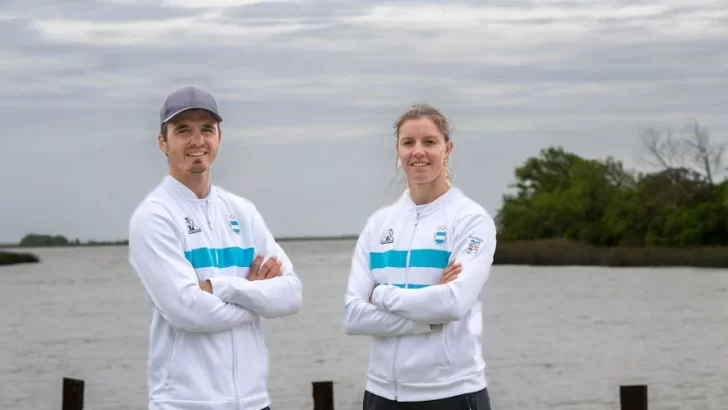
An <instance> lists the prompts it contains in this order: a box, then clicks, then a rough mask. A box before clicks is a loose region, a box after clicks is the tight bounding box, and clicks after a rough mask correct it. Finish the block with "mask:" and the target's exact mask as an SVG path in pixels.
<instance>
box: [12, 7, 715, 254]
mask: <svg viewBox="0 0 728 410" xmlns="http://www.w3.org/2000/svg"><path fill="white" fill-rule="evenodd" d="M188 84H193V85H198V86H201V87H204V88H207V89H209V90H210V91H211V92H213V93H214V94H215V95H216V96H217V97H218V100H219V104H220V106H221V109H222V111H223V115H224V117H225V122H224V123H223V130H224V133H225V136H224V141H223V145H222V147H221V153H220V156H219V157H218V161H217V162H216V164H215V167H214V168H213V178H214V180H215V182H216V183H217V184H219V185H221V186H224V187H225V188H227V189H229V190H232V191H233V192H236V193H238V194H240V195H242V196H245V197H247V198H249V199H251V200H253V201H254V202H255V203H256V204H257V205H258V207H259V208H260V209H261V211H262V213H263V215H264V217H265V218H266V220H267V221H268V224H269V226H270V227H271V229H272V230H273V232H274V234H276V235H280V236H291V235H338V234H350V233H356V232H358V231H359V230H360V229H361V227H362V224H363V223H364V220H365V218H366V216H367V215H368V214H369V213H371V212H372V211H373V210H375V209H376V208H377V207H378V206H381V205H382V204H383V203H385V202H386V201H388V200H390V199H391V198H392V197H393V196H394V195H396V194H397V193H398V192H401V189H402V185H401V182H400V181H399V179H398V178H397V175H396V173H395V156H394V155H395V154H394V142H393V137H392V124H393V122H394V121H395V119H396V117H397V116H398V114H399V113H401V112H402V111H403V110H404V109H405V108H406V107H407V106H408V105H409V104H411V103H413V102H430V103H432V104H435V105H437V106H439V107H440V108H441V109H442V110H443V111H444V112H445V113H446V114H448V115H449V117H450V119H451V120H452V121H453V123H454V126H455V133H454V135H453V137H454V141H455V151H454V152H453V156H452V160H451V165H452V169H453V172H454V178H455V183H456V184H458V185H459V186H460V187H461V188H462V189H463V190H464V191H465V192H466V193H467V194H468V195H470V196H471V197H473V198H474V199H476V200H477V201H479V202H480V203H481V204H483V206H485V207H486V208H487V209H488V210H490V211H491V212H493V213H495V212H497V210H498V208H499V207H500V204H501V195H502V194H503V193H504V192H506V190H507V185H508V184H509V182H511V181H512V176H513V169H514V168H515V167H516V166H518V165H519V164H520V163H522V162H523V161H524V160H525V159H526V158H527V157H529V156H532V155H536V154H537V153H538V151H539V150H540V149H541V148H544V147H547V146H549V145H562V146H564V147H565V148H567V149H570V150H573V151H575V152H577V153H579V154H581V155H585V156H598V157H604V156H607V155H613V156H616V157H618V158H620V159H622V160H624V161H625V162H626V163H627V164H628V165H629V166H634V167H636V166H640V164H639V163H637V162H636V161H635V154H634V152H635V147H638V146H639V133H640V130H641V129H642V128H643V127H646V126H660V127H662V126H674V127H679V126H681V125H682V124H683V123H684V122H685V121H686V120H689V119H697V120H698V121H700V122H701V124H702V125H704V126H705V127H707V128H709V129H710V131H711V134H712V135H713V138H716V139H727V138H728V92H727V91H728V87H727V85H728V3H726V2H725V0H715V1H709V0H682V1H678V0H653V1H650V0H644V1H628V0H601V1H571V0H531V1H528V0H492V1H489V2H487V3H486V2H479V1H470V2H468V1H448V2H447V3H445V2H444V1H441V2H434V1H426V0H397V1H381V0H368V1H341V0H319V1H305V0H301V1H283V0H281V1H265V0H144V1H141V0H139V1H134V0H97V1H92V0H64V1H62V2H60V1H56V0H33V1H27V0H4V1H3V6H2V8H1V9H0V90H2V96H1V97H0V108H1V110H0V118H2V122H3V123H4V124H5V131H4V133H3V152H4V153H5V155H4V158H5V159H4V161H3V165H4V172H2V174H0V182H2V202H1V205H0V207H2V213H0V215H2V226H3V229H2V230H0V242H5V243H7V242H16V241H18V240H19V239H20V238H21V237H22V236H23V235H24V234H25V233H27V232H41V233H53V234H63V235H67V236H69V237H80V238H81V239H114V238H125V237H126V232H127V224H128V219H129V216H130V214H131V212H132V211H133V209H134V207H135V206H136V205H137V203H138V202H139V200H141V198H142V197H143V196H144V194H145V193H146V192H147V191H149V190H150V189H152V187H153V186H154V185H155V184H156V183H158V182H159V180H160V179H161V178H162V176H163V175H164V174H165V173H166V163H165V159H164V157H163V155H162V154H161V153H160V152H159V151H158V149H157V147H156V131H157V118H158V117H157V115H158V111H159V107H160V104H161V103H162V101H163V99H164V97H165V96H166V94H167V93H168V92H170V91H172V90H173V89H174V88H176V87H179V86H183V85H188ZM334 201H343V204H336V206H334V205H333V204H334Z"/></svg>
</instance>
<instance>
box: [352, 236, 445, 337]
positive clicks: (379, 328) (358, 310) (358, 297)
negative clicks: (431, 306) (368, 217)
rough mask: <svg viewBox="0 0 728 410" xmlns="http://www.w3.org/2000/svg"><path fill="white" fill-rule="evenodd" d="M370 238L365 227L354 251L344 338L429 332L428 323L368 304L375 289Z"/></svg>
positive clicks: (430, 330)
mask: <svg viewBox="0 0 728 410" xmlns="http://www.w3.org/2000/svg"><path fill="white" fill-rule="evenodd" d="M367 225H368V223H367ZM369 236H370V233H369V229H368V227H365V228H364V230H363V231H362V233H361V235H359V238H358V239H357V242H356V246H355V248H354V255H353V256H352V260H351V268H350V270H349V281H348V285H347V288H346V297H345V303H344V320H343V326H344V332H345V333H346V334H347V335H368V336H401V335H407V334H421V333H429V332H432V329H431V328H430V325H429V324H427V323H417V322H415V321H414V320H410V319H405V318H403V317H401V316H398V315H396V314H394V313H390V312H387V311H385V310H383V309H380V308H378V307H376V306H374V305H372V304H371V303H369V296H370V295H371V294H372V290H374V287H375V286H376V283H375V282H374V278H373V276H372V273H371V270H370V269H369V246H368V244H369Z"/></svg>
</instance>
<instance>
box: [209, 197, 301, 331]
mask: <svg viewBox="0 0 728 410" xmlns="http://www.w3.org/2000/svg"><path fill="white" fill-rule="evenodd" d="M249 207H250V215H251V221H250V224H251V225H250V228H251V232H252V235H253V238H254V242H255V245H254V246H255V248H256V252H257V253H260V254H262V255H263V256H264V261H266V260H268V258H270V257H271V256H274V255H275V256H276V257H277V258H278V260H279V261H280V262H282V266H281V269H282V275H281V276H278V277H275V278H272V279H265V280H255V281H250V280H248V279H246V278H240V277H235V276H219V277H213V278H210V279H209V280H210V282H211V283H212V293H213V294H214V295H217V296H218V297H220V299H222V300H224V301H227V302H231V303H235V304H237V305H240V306H243V307H245V308H247V309H250V310H252V311H253V312H255V313H257V314H258V315H260V316H261V317H264V318H266V319H272V318H278V317H285V316H290V315H294V314H296V313H298V311H299V310H300V309H301V306H302V304H303V285H302V283H301V281H300V279H299V278H298V275H297V274H296V273H295V271H294V269H293V264H292V262H291V260H290V259H289V258H288V255H286V252H285V251H284V250H283V248H281V247H280V245H278V243H277V242H276V241H275V238H273V234H272V233H271V232H270V230H269V229H268V227H267V225H266V223H265V221H264V220H263V217H262V216H261V214H260V213H259V212H258V210H257V208H256V207H255V206H254V205H252V204H250V205H249ZM264 263H265V262H264Z"/></svg>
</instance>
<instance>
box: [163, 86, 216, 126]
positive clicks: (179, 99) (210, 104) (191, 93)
mask: <svg viewBox="0 0 728 410" xmlns="http://www.w3.org/2000/svg"><path fill="white" fill-rule="evenodd" d="M193 109H200V110H206V111H208V112H209V113H210V114H212V116H213V117H215V119H216V120H217V121H218V122H222V117H221V116H220V114H219V113H218V112H217V101H215V97H213V96H212V94H210V93H209V92H207V91H205V90H201V89H199V88H197V87H192V86H189V87H184V88H180V89H179V90H176V91H174V92H172V93H171V94H169V95H168V96H167V99H166V100H165V101H164V104H162V109H161V110H160V111H159V125H160V127H161V126H164V123H166V122H167V121H169V120H170V119H171V118H172V117H174V116H175V115H177V114H179V113H181V112H182V111H187V110H193Z"/></svg>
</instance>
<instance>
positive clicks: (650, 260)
mask: <svg viewBox="0 0 728 410" xmlns="http://www.w3.org/2000/svg"><path fill="white" fill-rule="evenodd" d="M495 264H497V265H535V266H569V265H573V266H612V267H625V266H639V267H641V266H675V267H678V266H680V267H700V268H728V246H726V247H713V248H662V247H613V248H602V247H594V246H589V245H584V244H581V243H576V242H568V241H563V240H555V239H551V240H539V241H517V242H499V243H498V248H497V250H496V255H495Z"/></svg>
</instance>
